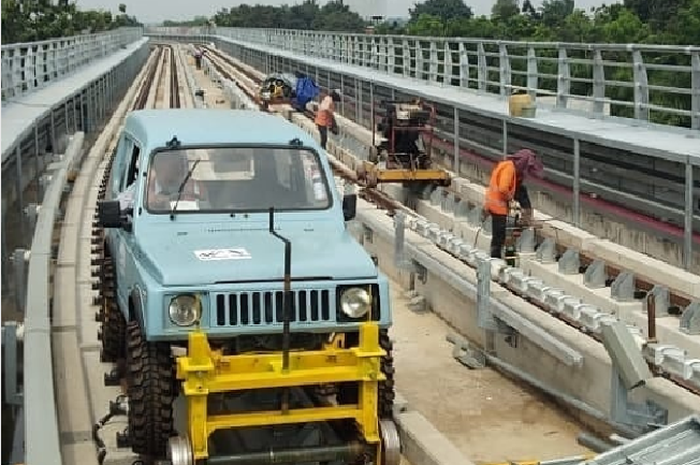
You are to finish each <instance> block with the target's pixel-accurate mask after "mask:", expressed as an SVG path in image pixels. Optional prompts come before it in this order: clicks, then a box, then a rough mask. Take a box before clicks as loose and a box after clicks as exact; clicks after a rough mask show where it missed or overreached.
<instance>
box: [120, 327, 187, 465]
mask: <svg viewBox="0 0 700 465" xmlns="http://www.w3.org/2000/svg"><path fill="white" fill-rule="evenodd" d="M126 332H127V368H126V369H127V376H126V380H127V389H128V395H129V433H130V439H131V442H132V443H131V449H132V450H133V451H134V453H136V454H140V455H146V456H149V457H152V458H154V459H161V458H164V457H165V453H166V446H167V444H168V439H169V438H170V437H171V436H172V435H173V430H174V426H173V401H174V400H175V387H176V384H175V369H174V365H173V361H172V358H171V357H170V347H169V345H168V344H164V343H157V342H156V343H154V342H147V341H146V339H145V337H144V336H143V333H142V331H141V327H140V325H139V324H138V323H137V322H134V321H132V322H129V323H128V324H127V327H126Z"/></svg>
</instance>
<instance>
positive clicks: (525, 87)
mask: <svg viewBox="0 0 700 465" xmlns="http://www.w3.org/2000/svg"><path fill="white" fill-rule="evenodd" d="M144 32H145V34H146V35H152V36H158V35H166V36H167V35H183V36H209V37H212V36H214V35H219V36H222V37H226V38H230V39H234V40H240V41H242V42H248V43H254V44H260V45H265V46H270V47H274V48H275V49H278V50H285V51H289V52H293V53H298V54H302V55H305V56H307V57H311V58H320V59H324V60H330V61H335V62H338V63H340V64H347V65H354V66H360V67H364V68H371V69H373V70H376V71H378V72H380V73H384V74H389V75H394V76H400V77H403V78H409V79H415V80H418V81H424V82H426V83H430V84H435V85H440V86H445V87H451V88H464V89H466V88H469V89H473V90H475V91H477V92H480V93H486V94H496V95H499V96H500V97H502V98H505V97H507V96H508V95H510V94H511V93H513V92H515V91H521V92H526V93H528V94H530V95H531V96H532V97H533V98H536V99H537V104H538V105H541V106H548V107H554V108H557V109H566V110H572V111H576V112H583V113H586V114H589V115H592V116H596V117H600V116H607V115H615V116H623V117H625V118H632V119H635V120H642V121H653V122H655V123H662V124H667V125H668V126H669V128H671V127H672V126H673V125H679V126H686V127H691V128H693V129H700V46H697V45H653V44H599V43H595V44H593V43H568V42H517V41H508V40H486V39H475V38H461V37H455V38H451V37H422V36H405V35H377V34H353V33H342V32H327V31H306V30H293V29H253V28H225V27H219V28H207V27H198V28H191V29H188V28H164V27H151V28H146V29H145V31H144ZM679 121H680V123H679Z"/></svg>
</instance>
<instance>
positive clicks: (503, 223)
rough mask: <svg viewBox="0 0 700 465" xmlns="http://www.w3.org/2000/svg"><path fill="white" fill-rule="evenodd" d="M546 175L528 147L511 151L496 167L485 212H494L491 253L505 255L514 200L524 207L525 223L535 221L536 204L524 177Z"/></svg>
mask: <svg viewBox="0 0 700 465" xmlns="http://www.w3.org/2000/svg"><path fill="white" fill-rule="evenodd" d="M543 176H544V166H543V165H542V162H541V161H540V160H539V159H538V158H537V156H536V155H535V153H534V152H532V151H531V150H528V149H522V150H519V151H517V152H515V153H514V154H513V155H509V156H508V157H507V158H506V159H505V160H503V161H501V162H499V163H498V164H497V165H496V166H495V167H494V169H493V172H492V173H491V180H490V181H489V187H488V189H487V191H486V193H485V203H484V213H485V214H488V215H491V230H492V232H491V257H493V258H502V249H503V245H504V243H505V241H506V230H507V224H508V213H509V211H510V207H511V203H512V202H513V201H516V202H518V203H519V204H520V207H521V208H522V212H523V216H522V218H521V224H522V225H523V226H527V225H529V224H530V223H531V221H532V204H531V202H530V196H529V195H528V192H527V188H526V187H525V186H524V185H523V181H524V180H525V179H526V178H528V177H536V178H541V177H543Z"/></svg>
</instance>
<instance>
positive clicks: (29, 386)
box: [6, 132, 85, 465]
mask: <svg viewBox="0 0 700 465" xmlns="http://www.w3.org/2000/svg"><path fill="white" fill-rule="evenodd" d="M84 140H85V135H84V133H82V132H78V133H76V134H74V135H73V136H72V138H71V141H70V142H69V144H68V148H67V150H66V153H65V155H64V156H63V157H62V158H61V159H60V160H59V161H57V162H56V163H54V164H53V165H52V166H51V167H50V168H53V169H50V171H49V173H50V176H51V181H50V183H49V185H48V188H47V189H46V193H45V195H44V198H43V202H42V203H41V208H40V210H39V213H38V216H37V220H36V228H35V229H34V235H33V240H32V246H31V249H30V251H29V253H27V254H26V256H28V257H27V258H28V267H27V279H26V283H27V286H26V289H25V291H26V293H25V295H26V300H25V302H26V305H25V308H24V314H25V317H24V335H23V340H24V370H23V373H24V382H23V392H22V401H23V402H22V404H23V409H24V437H25V441H24V443H25V463H31V464H42V465H61V463H62V460H61V449H60V440H59V430H58V417H57V414H56V405H55V394H54V390H53V385H54V383H53V360H52V355H51V301H52V290H51V288H52V284H51V276H52V274H53V271H52V268H53V266H54V263H55V260H54V259H55V256H54V249H55V247H54V245H55V244H54V242H55V234H54V230H55V228H56V225H57V223H58V222H59V221H60V206H61V202H62V199H63V198H64V196H66V195H67V194H68V189H66V187H67V185H68V179H69V173H70V172H72V171H74V169H75V166H76V164H77V163H78V161H79V160H78V156H79V154H80V153H81V150H82V146H83V142H84ZM6 375H7V376H10V375H11V374H10V373H6ZM28 437H32V438H41V440H39V441H36V440H31V441H28V440H26V438H28Z"/></svg>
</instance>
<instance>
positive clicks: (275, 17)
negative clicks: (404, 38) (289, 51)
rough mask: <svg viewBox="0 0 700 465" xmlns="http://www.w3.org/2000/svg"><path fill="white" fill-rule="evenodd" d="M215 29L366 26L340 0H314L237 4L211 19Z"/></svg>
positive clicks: (360, 28) (353, 29)
mask: <svg viewBox="0 0 700 465" xmlns="http://www.w3.org/2000/svg"><path fill="white" fill-rule="evenodd" d="M212 19H213V20H214V23H215V24H216V25H217V26H227V27H265V28H283V29H315V30H327V31H347V32H358V31H360V32H361V31H363V30H364V28H365V26H366V25H367V23H366V22H365V20H364V19H363V18H362V17H361V16H360V15H359V14H357V13H355V12H354V11H352V10H351V9H350V7H349V6H348V5H346V4H345V3H344V2H343V1H342V0H331V1H329V2H326V3H325V4H324V5H323V6H321V5H319V2H318V1H317V0H304V1H303V2H301V3H297V4H295V5H292V6H289V5H283V6H281V7H275V6H268V5H254V6H250V5H240V6H236V7H232V8H222V9H221V10H219V11H218V12H217V13H216V14H215V15H214V16H213V18H212Z"/></svg>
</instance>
